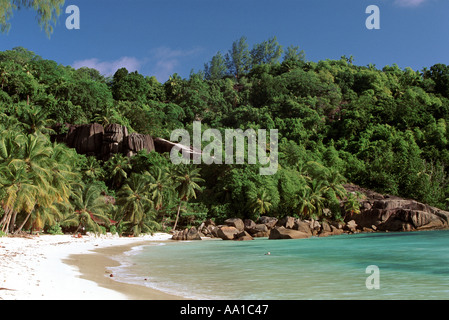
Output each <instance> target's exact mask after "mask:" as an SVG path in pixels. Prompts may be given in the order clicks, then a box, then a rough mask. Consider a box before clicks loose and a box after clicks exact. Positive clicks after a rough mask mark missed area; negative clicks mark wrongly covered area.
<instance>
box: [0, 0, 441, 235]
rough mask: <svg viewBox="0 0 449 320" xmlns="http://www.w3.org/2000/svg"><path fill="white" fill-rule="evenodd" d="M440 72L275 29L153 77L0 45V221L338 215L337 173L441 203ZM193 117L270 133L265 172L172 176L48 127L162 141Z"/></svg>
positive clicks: (242, 167)
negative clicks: (104, 128) (193, 66)
mask: <svg viewBox="0 0 449 320" xmlns="http://www.w3.org/2000/svg"><path fill="white" fill-rule="evenodd" d="M8 3H9V2H8ZM27 3H30V2H27ZM448 79H449V66H446V65H444V64H436V65H434V66H430V67H429V68H424V69H423V70H412V69H410V68H405V69H400V68H399V67H398V66H397V65H391V66H385V67H383V68H382V69H378V68H377V67H376V66H374V65H367V66H358V65H355V64H354V59H353V57H351V58H347V57H342V58H341V59H339V60H322V61H318V62H312V61H307V60H306V58H305V54H304V52H303V51H301V50H300V49H299V47H297V46H288V47H287V49H286V50H283V47H282V46H281V45H280V44H279V43H278V42H277V40H276V38H274V37H273V38H271V39H268V40H267V41H264V42H262V43H260V44H256V45H254V46H253V47H252V48H250V47H249V45H248V42H247V40H246V38H245V37H242V38H240V39H238V40H237V41H235V42H234V43H233V44H232V46H231V48H230V50H229V51H228V52H227V53H225V54H222V53H220V52H218V53H217V54H216V55H215V56H214V57H212V59H211V61H210V62H208V63H206V64H205V68H204V70H200V71H198V72H192V73H191V74H190V76H189V77H188V78H182V77H181V76H179V75H178V74H173V75H172V76H170V78H169V79H168V80H167V81H166V82H165V83H160V82H158V81H157V79H156V78H154V77H149V76H144V75H141V74H139V73H138V72H129V71H128V70H126V69H124V68H122V69H119V70H117V72H116V73H115V74H114V76H113V77H111V78H105V77H103V76H102V75H101V74H100V73H99V72H98V71H97V70H94V69H89V68H81V69H78V70H75V69H74V68H72V67H70V66H63V65H60V64H58V63H57V62H55V61H50V60H46V59H43V58H42V57H40V56H38V55H37V54H35V53H33V52H32V51H29V50H27V49H24V48H14V49H12V50H8V51H4V52H0V117H1V121H0V132H1V133H2V134H1V135H0V208H1V209H0V227H1V230H2V231H3V232H16V231H17V230H18V229H26V230H33V228H38V227H43V228H45V229H46V230H50V229H51V230H53V229H54V228H55V226H62V227H66V228H68V227H70V226H72V227H73V228H75V229H76V228H79V227H80V226H81V225H82V226H83V227H85V228H93V226H94V225H93V223H96V224H98V225H100V226H101V227H103V228H112V226H111V225H109V224H108V221H110V220H113V221H116V222H118V223H119V224H118V225H114V226H113V227H114V228H117V229H119V230H120V231H121V232H124V233H139V232H148V231H152V230H155V229H157V228H171V227H173V226H174V224H175V223H176V224H177V225H182V226H186V225H192V224H194V223H196V222H195V221H198V220H200V218H205V217H210V218H214V219H216V220H217V221H224V220H225V219H226V218H229V217H241V218H257V217H258V216H260V215H264V214H267V213H269V214H270V215H273V216H278V217H282V216H285V215H293V216H297V217H313V218H317V219H342V217H344V215H345V212H346V211H352V212H357V208H356V206H355V204H356V201H355V199H354V196H353V195H348V194H347V193H346V192H345V190H344V188H343V187H342V186H343V184H344V183H346V182H348V183H355V184H358V185H360V186H362V187H365V188H370V189H373V190H376V191H378V192H381V193H388V194H393V195H398V196H402V197H407V198H413V199H416V200H418V201H421V202H424V203H427V204H430V205H433V206H436V207H439V208H442V209H448V205H449V203H448V200H447V199H449V183H448V182H449V180H448V171H449V169H448V165H449V152H448V143H449V130H448V123H449V93H448V90H447V88H448V87H449V82H448V81H449V80H448ZM194 120H201V122H202V125H203V128H204V130H206V129H207V128H214V129H217V130H218V131H220V132H221V133H222V134H224V132H225V130H226V129H236V128H241V129H243V130H246V129H249V128H251V129H254V130H257V129H278V132H279V168H278V171H277V172H276V174H274V175H272V176H261V175H259V167H260V166H261V164H232V165H205V164H201V165H196V166H194V165H191V167H189V168H187V169H185V170H184V171H182V170H181V168H176V166H175V165H173V164H172V163H171V162H170V158H169V156H168V154H167V153H165V154H158V153H155V152H151V153H147V152H140V153H139V154H137V155H136V156H134V157H133V158H131V159H129V158H127V157H125V156H124V155H120V154H119V155H116V156H114V157H113V158H111V159H109V160H108V161H103V160H102V159H96V158H93V157H87V156H85V155H80V154H76V152H74V150H72V149H69V148H67V147H65V146H63V145H60V144H57V143H52V142H51V140H50V136H51V134H52V130H51V129H52V128H51V126H52V124H53V123H72V124H83V123H93V122H99V123H103V124H106V123H119V124H121V125H125V126H127V127H128V130H129V131H130V132H139V133H145V134H150V135H153V136H154V137H161V138H165V139H170V133H171V131H172V130H174V129H186V130H187V131H189V132H191V130H192V122H193V121H194ZM203 144H205V142H203ZM190 177H193V178H192V179H190ZM92 184H93V185H95V188H92V189H89V190H87V189H86V186H90V185H92ZM36 186H38V187H37V188H36ZM80 186H81V187H80ZM83 186H84V187H83ZM83 188H84V189H83ZM83 190H84V191H83ZM89 197H97V198H98V197H100V198H101V201H90V200H88V198H89ZM111 198H112V199H114V201H112V202H111V201H110V199H111ZM136 199H138V201H137V200H136ZM105 201H106V202H107V203H106V205H105V204H104V202H105ZM108 201H109V202H108ZM342 203H343V204H344V205H342ZM89 208H91V209H89ZM97 208H98V211H97ZM78 213H79V214H78ZM81 213H83V215H81ZM77 214H78V215H77ZM105 217H106V218H107V219H109V220H107V219H106V220H105V219H103V218H105ZM52 228H53V229H52ZM95 230H98V229H97V228H95Z"/></svg>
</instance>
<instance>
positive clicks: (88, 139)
mask: <svg viewBox="0 0 449 320" xmlns="http://www.w3.org/2000/svg"><path fill="white" fill-rule="evenodd" d="M54 130H55V131H56V132H57V134H56V135H54V136H52V140H53V141H57V142H60V143H65V144H66V145H67V146H68V147H70V148H74V149H75V150H76V152H78V153H80V154H85V155H87V156H95V157H96V158H97V159H100V160H104V161H106V160H108V159H109V158H111V157H112V156H113V155H114V154H119V153H120V154H123V155H127V156H129V157H131V156H133V155H135V154H136V153H137V152H139V151H140V150H147V151H148V152H150V151H153V150H155V145H154V140H153V137H151V136H150V135H144V134H138V133H131V134H128V129H127V128H126V127H125V126H122V125H119V124H108V125H106V126H105V127H103V126H102V125H101V124H98V123H92V124H84V125H72V124H65V125H57V126H55V128H54Z"/></svg>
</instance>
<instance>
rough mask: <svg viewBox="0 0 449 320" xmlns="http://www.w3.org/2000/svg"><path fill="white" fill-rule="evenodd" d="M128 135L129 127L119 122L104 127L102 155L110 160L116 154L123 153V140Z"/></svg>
mask: <svg viewBox="0 0 449 320" xmlns="http://www.w3.org/2000/svg"><path fill="white" fill-rule="evenodd" d="M127 136H128V129H127V128H126V127H125V126H121V125H118V124H108V125H107V126H106V127H105V128H104V135H103V144H102V150H101V157H102V159H103V160H108V159H109V158H111V157H112V156H113V155H114V154H117V153H122V151H123V141H124V140H125V138H126V137H127Z"/></svg>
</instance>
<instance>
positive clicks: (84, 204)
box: [61, 184, 111, 233]
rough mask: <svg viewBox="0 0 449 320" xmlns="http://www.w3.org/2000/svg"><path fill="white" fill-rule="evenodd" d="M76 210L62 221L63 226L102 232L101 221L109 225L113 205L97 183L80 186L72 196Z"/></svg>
mask: <svg viewBox="0 0 449 320" xmlns="http://www.w3.org/2000/svg"><path fill="white" fill-rule="evenodd" d="M71 199H72V205H73V210H74V212H73V213H72V214H71V215H70V216H68V217H67V218H66V219H64V220H63V221H62V222H61V225H62V226H77V229H76V231H75V233H77V232H78V231H79V229H80V228H86V229H87V230H88V229H92V230H93V231H94V232H101V229H100V226H99V223H101V224H106V225H109V223H110V220H109V217H108V212H109V211H110V210H111V205H110V204H108V203H107V202H106V200H105V199H104V197H102V196H101V189H100V187H99V186H98V185H96V184H91V185H89V186H85V187H84V188H83V187H78V188H76V189H75V191H74V192H73V193H72V196H71Z"/></svg>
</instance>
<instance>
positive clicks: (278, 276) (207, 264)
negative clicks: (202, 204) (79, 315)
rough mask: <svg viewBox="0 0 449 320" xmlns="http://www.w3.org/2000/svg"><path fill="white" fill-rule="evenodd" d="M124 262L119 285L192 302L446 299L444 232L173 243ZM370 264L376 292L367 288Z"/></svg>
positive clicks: (448, 238) (448, 269)
mask: <svg viewBox="0 0 449 320" xmlns="http://www.w3.org/2000/svg"><path fill="white" fill-rule="evenodd" d="M267 252H270V253H271V254H270V255H265V253H267ZM121 260H122V262H123V263H124V265H123V266H122V267H120V270H118V271H116V272H117V273H118V274H119V280H120V281H126V282H131V283H139V284H141V285H146V286H149V287H152V288H156V289H159V290H162V291H165V292H168V293H175V294H177V295H182V296H184V297H187V298H195V299H224V300H227V299H238V300H239V299H263V300H293V299H295V300H296V299H359V300H360V299H362V300H364V299H449V231H447V230H443V231H421V232H404V233H372V234H356V235H340V236H332V237H325V238H316V237H313V238H309V239H298V240H268V239H266V238H259V239H256V240H254V241H242V242H234V241H222V240H206V241H192V242H171V241H170V242H167V243H155V244H150V245H148V246H142V247H139V248H138V249H137V250H133V251H131V252H128V253H127V254H126V256H125V257H121ZM371 265H375V266H377V267H378V268H379V274H378V275H379V277H378V281H379V282H378V283H379V289H368V288H367V285H366V281H367V278H368V277H370V276H371V273H367V267H368V266H371ZM368 282H369V283H372V282H371V280H369V281H368Z"/></svg>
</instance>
